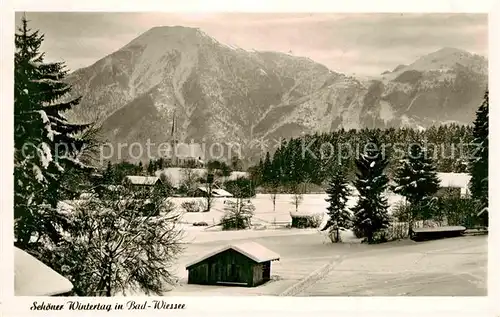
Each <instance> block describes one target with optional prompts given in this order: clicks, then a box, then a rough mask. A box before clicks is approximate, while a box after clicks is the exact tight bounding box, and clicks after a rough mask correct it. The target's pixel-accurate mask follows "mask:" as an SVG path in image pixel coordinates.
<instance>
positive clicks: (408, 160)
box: [393, 143, 439, 231]
mask: <svg viewBox="0 0 500 317" xmlns="http://www.w3.org/2000/svg"><path fill="white" fill-rule="evenodd" d="M394 181H395V183H396V185H395V186H394V188H393V191H394V193H396V194H399V195H401V196H403V197H405V198H406V201H407V202H408V203H409V204H410V206H409V208H407V209H406V210H408V211H409V214H408V215H406V216H407V219H408V221H409V230H410V231H411V230H412V226H413V220H414V219H415V217H416V216H418V212H419V210H421V209H422V208H425V207H426V206H425V205H424V204H428V203H429V202H430V200H429V199H430V198H431V197H432V196H433V195H434V194H436V192H437V191H438V189H439V178H438V176H437V172H436V168H435V167H434V164H433V161H432V159H431V158H430V157H429V156H428V155H427V151H426V149H425V148H424V147H423V145H422V144H418V143H413V144H411V145H410V147H409V151H408V153H406V157H405V158H404V159H402V160H401V161H400V165H399V166H398V168H397V169H396V173H395V177H394ZM421 211H423V210H421Z"/></svg>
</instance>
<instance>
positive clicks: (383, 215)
mask: <svg viewBox="0 0 500 317" xmlns="http://www.w3.org/2000/svg"><path fill="white" fill-rule="evenodd" d="M355 163H356V167H357V169H358V172H357V174H356V181H355V187H356V189H357V190H358V192H359V199H358V203H357V205H356V206H355V207H354V208H353V213H354V219H353V225H354V227H356V229H357V231H359V232H360V233H361V234H362V235H363V236H364V237H366V239H367V241H368V242H369V243H371V242H373V236H374V234H375V232H377V231H378V230H380V229H384V228H387V226H388V225H389V215H388V213H387V208H388V204H387V199H386V198H385V197H384V192H385V190H386V188H387V184H388V181H389V179H388V178H387V176H386V175H385V174H384V170H385V168H386V167H387V165H388V160H387V159H386V158H385V157H384V156H383V155H382V152H381V146H380V144H379V143H378V142H377V139H376V138H375V137H371V138H370V139H369V141H368V144H367V145H366V146H365V151H364V153H363V154H361V155H360V156H359V158H358V159H356V162H355Z"/></svg>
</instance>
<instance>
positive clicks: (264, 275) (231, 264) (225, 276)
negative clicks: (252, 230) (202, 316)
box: [186, 242, 279, 287]
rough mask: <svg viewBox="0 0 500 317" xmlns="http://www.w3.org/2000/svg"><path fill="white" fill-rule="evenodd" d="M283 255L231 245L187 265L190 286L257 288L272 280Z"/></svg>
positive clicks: (250, 245) (247, 244) (253, 245)
mask: <svg viewBox="0 0 500 317" xmlns="http://www.w3.org/2000/svg"><path fill="white" fill-rule="evenodd" d="M275 260H279V255H278V254H276V253H275V252H273V251H271V250H269V249H267V248H265V247H264V246H262V245H260V244H258V243H255V242H245V243H241V244H236V245H228V246H225V247H223V248H221V249H218V250H214V251H213V252H210V253H208V254H206V255H204V256H202V257H201V258H198V259H197V260H196V261H193V262H191V263H189V264H188V265H186V269H187V270H188V284H204V285H238V286H247V287H254V286H258V285H261V284H263V283H265V282H267V281H269V280H270V279H271V262H272V261H275Z"/></svg>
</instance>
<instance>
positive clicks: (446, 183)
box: [437, 173, 471, 197]
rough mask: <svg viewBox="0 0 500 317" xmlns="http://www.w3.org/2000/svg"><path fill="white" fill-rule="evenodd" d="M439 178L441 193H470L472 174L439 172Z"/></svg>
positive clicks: (463, 195) (439, 192)
mask: <svg viewBox="0 0 500 317" xmlns="http://www.w3.org/2000/svg"><path fill="white" fill-rule="evenodd" d="M437 176H438V178H439V186H440V187H441V188H440V190H439V191H438V196H439V195H444V194H445V193H446V194H448V195H449V194H452V195H456V196H458V197H465V196H466V195H468V194H469V183H470V180H471V175H470V174H468V173H437Z"/></svg>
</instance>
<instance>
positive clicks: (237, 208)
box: [221, 198, 255, 230]
mask: <svg viewBox="0 0 500 317" xmlns="http://www.w3.org/2000/svg"><path fill="white" fill-rule="evenodd" d="M254 210H255V207H254V205H253V204H252V203H251V202H250V201H249V200H247V199H243V198H237V199H236V200H234V201H231V200H229V201H227V203H226V205H225V207H224V211H225V214H224V215H223V216H222V218H221V224H222V230H239V229H247V228H249V227H250V221H251V219H252V216H253V213H254Z"/></svg>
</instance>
